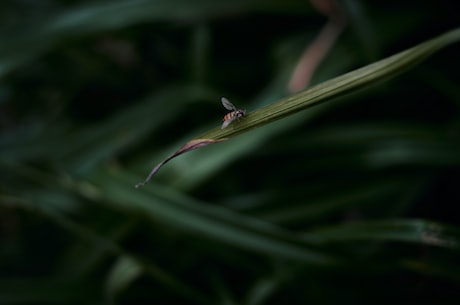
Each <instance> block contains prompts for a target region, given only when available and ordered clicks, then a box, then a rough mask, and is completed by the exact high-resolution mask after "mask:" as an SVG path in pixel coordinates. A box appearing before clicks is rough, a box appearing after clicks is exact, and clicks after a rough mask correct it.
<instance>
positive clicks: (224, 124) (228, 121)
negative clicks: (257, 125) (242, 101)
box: [221, 116, 236, 129]
mask: <svg viewBox="0 0 460 305" xmlns="http://www.w3.org/2000/svg"><path fill="white" fill-rule="evenodd" d="M235 119H236V117H235V116H230V118H228V119H226V120H224V122H223V123H222V127H221V129H224V128H225V127H227V126H228V125H230V123H231V122H233V121H234V120H235Z"/></svg>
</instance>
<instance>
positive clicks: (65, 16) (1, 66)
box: [0, 0, 261, 77]
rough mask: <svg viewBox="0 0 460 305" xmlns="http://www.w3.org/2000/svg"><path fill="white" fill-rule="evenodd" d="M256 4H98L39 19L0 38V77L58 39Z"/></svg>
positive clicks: (146, 0)
mask: <svg viewBox="0 0 460 305" xmlns="http://www.w3.org/2000/svg"><path fill="white" fill-rule="evenodd" d="M260 2H261V1H260V0H246V1H244V0H238V1H231V2H225V1H214V0H200V1H198V2H197V1H183V0H172V1H171V0H170V1H161V0H160V1H159V0H131V1H99V3H91V4H88V5H82V6H79V7H77V6H76V7H73V8H72V9H70V10H68V11H62V12H59V13H58V14H54V13H53V14H48V15H45V16H42V20H37V21H36V22H35V23H34V24H30V25H29V27H28V29H27V30H26V31H21V30H19V31H8V32H7V33H5V34H4V35H1V36H0V41H2V44H1V45H0V77H1V76H4V75H5V74H6V73H8V72H10V71H11V70H13V69H15V68H17V67H18V66H20V65H22V64H25V63H26V62H28V61H30V60H31V59H33V58H34V57H37V56H39V55H41V54H42V53H44V52H46V51H47V49H49V48H51V47H52V46H53V45H55V44H56V43H57V42H58V41H59V40H61V39H68V38H69V37H72V36H81V35H89V34H93V33H97V32H101V31H109V30H115V29H119V28H122V27H127V26H130V25H133V24H139V23H141V22H146V21H148V22H154V21H177V20H180V21H182V22H183V21H185V20H197V19H206V18H209V17H212V16H216V15H222V14H229V13H231V12H233V13H234V12H238V11H245V10H250V9H253V8H254V7H257V4H260Z"/></svg>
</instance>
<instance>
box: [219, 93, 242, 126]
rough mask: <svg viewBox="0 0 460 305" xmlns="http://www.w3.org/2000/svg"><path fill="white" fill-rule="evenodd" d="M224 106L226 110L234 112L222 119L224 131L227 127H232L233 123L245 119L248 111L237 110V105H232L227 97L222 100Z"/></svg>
mask: <svg viewBox="0 0 460 305" xmlns="http://www.w3.org/2000/svg"><path fill="white" fill-rule="evenodd" d="M222 105H224V107H225V108H226V109H228V110H231V111H232V112H229V113H227V114H226V115H225V116H224V118H223V119H222V121H223V123H222V128H221V129H224V128H225V127H227V126H228V125H230V123H231V122H233V121H234V120H236V119H239V118H241V117H243V116H244V115H245V114H246V110H243V109H236V107H235V105H233V104H232V103H230V101H229V100H227V99H226V98H225V97H223V98H222Z"/></svg>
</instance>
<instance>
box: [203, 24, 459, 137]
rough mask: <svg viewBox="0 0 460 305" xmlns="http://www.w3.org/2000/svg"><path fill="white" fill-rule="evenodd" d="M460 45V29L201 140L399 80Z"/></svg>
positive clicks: (270, 106) (286, 101) (211, 132)
mask: <svg viewBox="0 0 460 305" xmlns="http://www.w3.org/2000/svg"><path fill="white" fill-rule="evenodd" d="M457 41H460V28H459V29H455V30H452V31H450V32H447V33H445V34H443V35H440V36H438V37H436V38H434V39H431V40H428V41H426V42H424V43H421V44H419V45H417V46H415V47H413V48H410V49H408V50H405V51H402V52H400V53H398V54H395V55H393V56H390V57H387V58H385V59H382V60H380V61H378V62H375V63H372V64H370V65H367V66H365V67H362V68H360V69H357V70H354V71H352V72H349V73H346V74H344V75H341V76H339V77H336V78H334V79H331V80H329V81H326V82H324V83H321V84H319V85H316V86H314V87H312V88H310V89H307V90H305V91H302V92H300V93H297V94H294V95H292V96H289V97H287V98H284V99H282V100H280V101H278V102H275V103H273V104H271V105H269V106H266V107H263V108H261V109H258V110H256V111H254V112H251V113H249V114H248V115H247V116H246V117H245V118H244V119H242V120H241V121H240V122H238V124H233V126H229V128H226V129H223V130H221V129H220V128H215V129H213V130H211V131H209V132H207V133H205V134H202V135H200V136H199V137H198V138H203V139H224V138H229V137H232V136H235V135H237V134H240V133H243V132H246V131H248V130H250V129H253V128H256V127H260V126H263V125H266V124H268V123H271V122H273V121H276V120H279V119H282V118H284V117H286V116H289V115H292V114H294V113H297V112H299V111H302V110H304V109H307V108H309V107H311V106H313V105H317V104H319V103H323V102H326V101H330V100H332V99H334V98H337V97H340V96H341V95H343V94H346V93H351V92H356V91H358V90H361V89H364V88H367V87H369V86H372V85H374V84H375V83H377V82H379V81H382V80H385V79H389V78H392V77H395V76H397V75H398V74H400V73H401V72H403V71H405V70H407V69H409V68H412V67H413V66H415V65H416V64H417V63H419V62H421V61H422V60H424V59H425V58H427V57H428V56H429V55H431V54H432V53H434V52H436V51H438V50H440V49H442V48H443V47H445V46H447V45H449V44H452V43H454V42H457Z"/></svg>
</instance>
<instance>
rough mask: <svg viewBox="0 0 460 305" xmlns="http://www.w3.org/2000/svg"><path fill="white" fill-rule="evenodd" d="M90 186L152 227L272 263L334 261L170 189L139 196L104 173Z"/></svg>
mask: <svg viewBox="0 0 460 305" xmlns="http://www.w3.org/2000/svg"><path fill="white" fill-rule="evenodd" d="M91 180H92V181H93V182H94V183H95V184H96V185H97V186H98V188H99V189H100V196H101V198H100V199H101V200H103V201H104V202H110V203H111V206H112V207H114V208H116V209H121V210H123V211H125V212H130V213H133V214H136V215H143V216H144V217H146V218H147V219H148V220H149V221H152V222H153V223H158V222H161V223H163V224H165V225H167V226H168V227H174V228H178V229H181V230H183V231H185V232H189V233H192V232H193V233H194V234H195V235H197V236H202V237H204V238H211V239H214V240H217V241H219V242H223V243H227V244H229V245H231V246H234V247H238V248H241V249H245V250H247V251H251V252H258V253H261V254H264V255H268V256H272V257H280V258H283V259H290V260H297V261H303V262H315V263H331V262H333V261H335V259H334V258H332V256H330V255H326V254H324V253H321V252H320V251H318V250H316V249H314V247H311V245H310V244H308V243H307V242H305V241H304V240H302V239H301V238H298V237H297V236H295V235H293V234H292V232H289V231H287V230H283V229H282V228H281V227H278V226H276V225H272V224H270V223H268V222H264V221H260V220H258V219H255V218H252V217H248V216H245V215H242V214H237V213H235V212H233V211H231V210H228V209H223V208H218V207H214V206H210V205H206V204H201V203H198V202H197V201H195V200H193V199H191V198H189V197H187V196H184V195H181V194H180V193H176V192H175V191H173V190H171V189H162V188H160V187H158V186H157V185H151V187H149V188H145V189H143V190H136V189H134V188H133V187H132V184H131V183H130V182H129V181H126V179H122V178H121V177H118V176H112V175H108V174H106V173H102V172H101V173H99V174H96V175H95V176H94V177H93V178H92V179H91ZM144 190H146V191H144ZM147 190H148V191H149V192H147Z"/></svg>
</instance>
